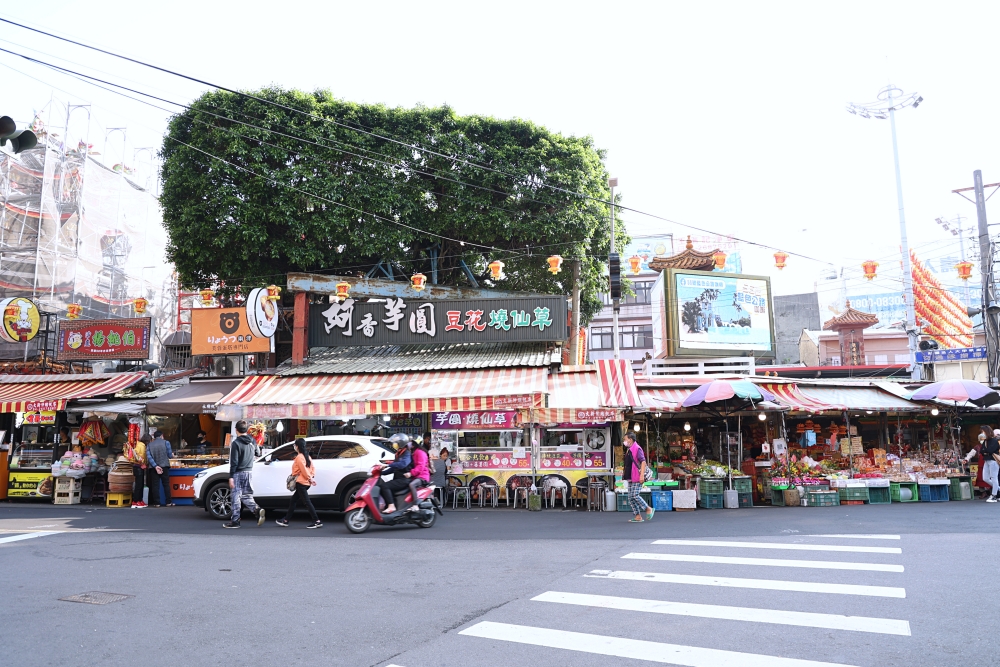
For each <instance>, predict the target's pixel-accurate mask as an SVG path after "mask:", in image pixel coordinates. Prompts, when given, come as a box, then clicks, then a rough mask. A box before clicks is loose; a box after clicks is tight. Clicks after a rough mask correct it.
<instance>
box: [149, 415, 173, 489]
mask: <svg viewBox="0 0 1000 667" xmlns="http://www.w3.org/2000/svg"><path fill="white" fill-rule="evenodd" d="M146 458H147V459H148V461H149V462H148V465H149V467H150V469H151V471H150V474H149V505H150V507H159V506H160V505H164V506H166V507H173V506H174V503H173V501H172V500H171V498H170V459H172V458H174V452H173V451H172V450H171V449H170V442H169V441H168V440H164V439H163V431H153V439H152V440H151V441H150V443H149V445H147V446H146ZM160 484H162V485H163V497H162V498H161V497H160Z"/></svg>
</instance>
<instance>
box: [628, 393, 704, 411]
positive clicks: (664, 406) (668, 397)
mask: <svg viewBox="0 0 1000 667" xmlns="http://www.w3.org/2000/svg"><path fill="white" fill-rule="evenodd" d="M694 390H695V388H694V387H686V388H682V387H672V388H671V387H640V388H639V389H638V392H639V401H640V403H641V404H642V407H643V408H645V409H646V410H655V411H657V412H680V411H681V410H684V409H685V408H683V407H682V406H681V403H683V402H684V399H685V398H687V397H688V396H689V395H690V394H691V392H692V391H694Z"/></svg>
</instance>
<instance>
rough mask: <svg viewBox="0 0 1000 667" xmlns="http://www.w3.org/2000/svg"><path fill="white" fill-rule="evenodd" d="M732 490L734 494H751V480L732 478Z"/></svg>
mask: <svg viewBox="0 0 1000 667" xmlns="http://www.w3.org/2000/svg"><path fill="white" fill-rule="evenodd" d="M732 490H733V491H735V492H736V493H753V480H751V479H750V478H749V477H733V484H732Z"/></svg>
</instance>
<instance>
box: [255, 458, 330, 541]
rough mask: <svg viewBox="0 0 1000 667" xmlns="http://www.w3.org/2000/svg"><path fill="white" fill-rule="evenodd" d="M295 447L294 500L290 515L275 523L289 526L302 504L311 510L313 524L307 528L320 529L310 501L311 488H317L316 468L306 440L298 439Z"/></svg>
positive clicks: (293, 471)
mask: <svg viewBox="0 0 1000 667" xmlns="http://www.w3.org/2000/svg"><path fill="white" fill-rule="evenodd" d="M293 447H295V451H296V452H298V454H297V455H296V456H295V460H294V461H292V474H293V475H295V491H294V493H292V499H291V500H290V501H289V502H288V513H287V514H286V515H285V517H284V518H283V519H278V520H277V521H275V523H276V524H278V525H279V526H287V525H288V522H289V521H290V520H291V519H292V515H293V514H295V508H296V506H298V504H299V502H301V503H302V504H303V505H305V506H306V509H307V510H309V517H310V518H311V519H312V523H310V524H309V525H308V526H306V528H319V527H320V526H322V525H323V524H322V523H321V522H320V520H319V517H318V516H316V508H315V507H313V504H312V500H310V499H309V487H311V486H316V466H314V465H313V462H312V459H311V458H310V457H309V445H308V444H306V441H305V439H304V438H296V439H295V444H294V445H293ZM261 511H263V510H261Z"/></svg>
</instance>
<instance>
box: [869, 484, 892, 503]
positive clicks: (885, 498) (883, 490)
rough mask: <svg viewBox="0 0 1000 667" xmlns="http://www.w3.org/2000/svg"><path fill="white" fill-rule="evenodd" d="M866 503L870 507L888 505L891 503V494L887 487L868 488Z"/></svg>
mask: <svg viewBox="0 0 1000 667" xmlns="http://www.w3.org/2000/svg"><path fill="white" fill-rule="evenodd" d="M868 502H869V503H870V504H872V505H888V504H889V503H891V502H892V494H891V493H889V487H887V486H870V487H868Z"/></svg>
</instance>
